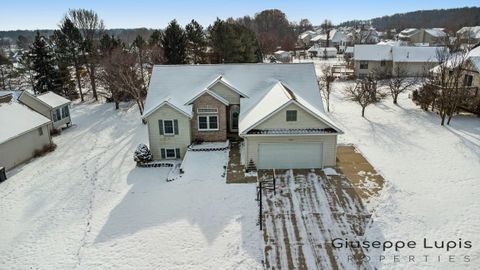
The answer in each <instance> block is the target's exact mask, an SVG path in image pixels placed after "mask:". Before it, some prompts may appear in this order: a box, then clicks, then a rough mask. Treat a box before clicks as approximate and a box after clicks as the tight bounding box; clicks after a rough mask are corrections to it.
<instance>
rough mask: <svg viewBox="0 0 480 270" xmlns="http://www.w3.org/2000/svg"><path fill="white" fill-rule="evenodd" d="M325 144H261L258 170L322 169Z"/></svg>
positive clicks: (259, 146)
mask: <svg viewBox="0 0 480 270" xmlns="http://www.w3.org/2000/svg"><path fill="white" fill-rule="evenodd" d="M322 166H323V144H322V143H319V142H304V143H260V144H259V145H258V165H257V168H258V169H291V168H321V167H322Z"/></svg>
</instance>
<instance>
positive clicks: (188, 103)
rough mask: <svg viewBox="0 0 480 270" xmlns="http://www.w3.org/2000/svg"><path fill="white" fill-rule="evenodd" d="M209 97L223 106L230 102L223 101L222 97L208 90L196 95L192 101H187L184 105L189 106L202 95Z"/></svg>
mask: <svg viewBox="0 0 480 270" xmlns="http://www.w3.org/2000/svg"><path fill="white" fill-rule="evenodd" d="M205 94H207V95H210V96H212V97H213V98H215V99H216V100H218V101H220V102H222V103H223V104H225V105H229V104H230V102H228V100H226V99H224V98H223V97H222V96H220V95H218V94H216V93H215V92H213V91H211V90H209V89H206V90H203V91H202V92H200V93H198V95H196V96H194V97H193V98H192V99H190V100H189V101H187V102H186V103H185V105H191V104H192V103H193V102H195V100H197V99H198V98H199V97H201V96H203V95H205Z"/></svg>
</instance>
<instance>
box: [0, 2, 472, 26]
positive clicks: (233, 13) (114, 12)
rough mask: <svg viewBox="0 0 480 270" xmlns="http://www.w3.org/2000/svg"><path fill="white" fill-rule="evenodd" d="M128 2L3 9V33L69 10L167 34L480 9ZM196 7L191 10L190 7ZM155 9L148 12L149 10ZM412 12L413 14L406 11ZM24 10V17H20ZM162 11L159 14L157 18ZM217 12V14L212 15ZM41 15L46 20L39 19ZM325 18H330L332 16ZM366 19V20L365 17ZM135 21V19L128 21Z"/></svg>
mask: <svg viewBox="0 0 480 270" xmlns="http://www.w3.org/2000/svg"><path fill="white" fill-rule="evenodd" d="M129 4H130V3H127V2H126V1H124V0H122V1H116V2H113V1H102V2H98V1H97V2H95V1H93V0H88V1H78V0H75V1H68V2H62V1H58V0H54V1H48V2H47V3H44V2H37V1H33V0H27V1H23V2H22V4H21V5H20V4H18V3H15V2H6V3H4V4H2V11H3V12H2V13H3V14H2V16H1V17H0V31H18V30H19V31H22V30H26V31H29V30H52V29H56V28H57V27H58V23H59V22H60V20H61V19H62V18H63V16H64V15H65V14H66V12H67V11H68V10H69V9H77V8H84V9H92V10H94V11H95V12H97V13H98V15H99V16H100V18H101V19H103V21H104V23H105V26H106V29H136V28H147V29H163V28H165V27H166V26H167V24H168V22H170V21H171V20H172V19H176V20H177V21H178V22H179V23H180V24H181V25H182V26H185V25H186V24H187V23H189V22H190V21H191V20H192V19H194V20H196V21H198V22H199V23H200V24H201V25H203V26H204V27H207V26H208V25H210V24H211V23H213V21H214V20H215V19H216V18H217V17H218V18H220V19H227V18H229V17H233V18H238V17H243V16H251V17H253V16H254V15H255V14H256V13H258V12H261V11H262V10H266V9H279V10H281V11H282V12H284V13H285V14H286V15H287V18H288V19H289V20H290V21H295V22H298V21H300V19H302V18H306V19H309V20H310V22H311V23H312V24H313V25H320V24H321V22H322V21H323V20H325V19H329V20H331V21H332V22H333V23H334V24H340V23H342V22H345V21H350V20H369V19H373V18H376V17H382V16H391V15H394V14H397V13H406V12H413V11H419V10H432V9H450V8H464V7H478V6H479V5H478V2H477V1H471V0H467V1H454V0H448V1H442V2H441V3H438V2H436V1H432V0H428V1H421V2H420V3H419V2H418V1H413V0H406V1H402V2H401V3H392V2H390V1H382V2H378V1H364V2H361V3H360V2H356V1H352V0H347V1H344V2H343V6H344V7H345V6H346V7H348V8H347V9H346V10H345V8H344V7H338V6H336V5H335V3H330V2H328V3H319V2H318V1H310V0H303V1H298V2H295V3H291V1H286V0H280V1H274V0H264V1H262V2H255V1H253V0H246V1H234V2H231V3H229V4H228V5H224V4H223V5H220V4H222V2H220V1H219V0H210V1H207V2H205V3H202V2H196V1H194V0H182V1H177V2H174V3H171V2H166V3H163V2H154V1H149V0H143V1H139V2H138V3H135V4H134V5H131V4H130V5H129ZM187 5H188V6H190V8H189V9H188V10H186V9H185V6H187ZM145 6H149V7H150V8H149V9H148V10H145V9H144V7H145ZM405 7H408V8H405ZM20 9H21V10H22V12H21V14H18V13H16V11H17V10H20ZM156 11H158V13H156ZM212 11H214V12H212ZM38 12H41V14H42V15H41V16H38ZM325 14H328V16H326V15H325ZM359 14H361V15H359ZM127 16H131V18H126V17H127Z"/></svg>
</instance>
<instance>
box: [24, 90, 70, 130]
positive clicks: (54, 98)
mask: <svg viewBox="0 0 480 270" xmlns="http://www.w3.org/2000/svg"><path fill="white" fill-rule="evenodd" d="M18 101H19V102H20V103H22V104H25V105H26V106H28V107H29V108H31V109H32V110H34V111H36V112H38V113H40V114H42V115H43V116H45V117H47V118H48V119H50V120H52V123H53V124H52V128H55V129H59V128H61V127H62V126H69V125H70V124H71V122H72V119H71V117H70V109H69V106H70V103H72V102H71V101H70V100H68V99H66V98H64V97H62V96H60V95H57V94H55V93H53V92H50V91H49V92H46V93H43V94H40V95H36V96H35V95H32V94H30V93H29V92H27V91H23V92H22V94H21V95H20V96H19V97H18Z"/></svg>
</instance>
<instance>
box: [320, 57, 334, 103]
mask: <svg viewBox="0 0 480 270" xmlns="http://www.w3.org/2000/svg"><path fill="white" fill-rule="evenodd" d="M321 70H322V74H321V75H320V76H319V78H318V79H319V81H318V83H319V86H320V89H321V92H322V95H323V98H324V99H325V102H326V103H327V111H328V112H330V94H331V92H332V82H333V81H335V77H334V76H333V72H332V67H331V66H330V65H325V66H323V67H322V69H321Z"/></svg>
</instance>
